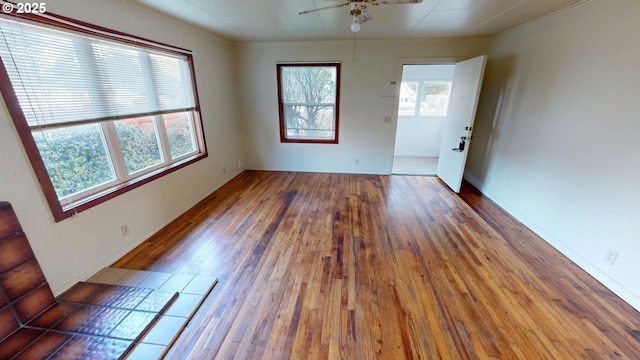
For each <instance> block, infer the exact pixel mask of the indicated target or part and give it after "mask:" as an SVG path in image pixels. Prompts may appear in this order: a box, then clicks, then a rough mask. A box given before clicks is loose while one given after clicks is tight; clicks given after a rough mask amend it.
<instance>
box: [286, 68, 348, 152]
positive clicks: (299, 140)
mask: <svg viewBox="0 0 640 360" xmlns="http://www.w3.org/2000/svg"><path fill="white" fill-rule="evenodd" d="M340 65H341V64H340V63H339V62H317V63H316V62H313V63H295V62H294V63H289V62H288V63H279V64H276V69H277V70H276V74H277V83H278V118H279V125H280V142H281V143H300V144H338V140H339V129H340ZM285 67H334V68H335V69H336V94H335V102H334V103H333V106H334V130H333V131H334V138H333V139H319V138H312V137H309V138H304V137H301V138H288V137H287V130H286V119H285V111H284V105H285V104H284V102H283V94H282V89H283V84H282V68H285Z"/></svg>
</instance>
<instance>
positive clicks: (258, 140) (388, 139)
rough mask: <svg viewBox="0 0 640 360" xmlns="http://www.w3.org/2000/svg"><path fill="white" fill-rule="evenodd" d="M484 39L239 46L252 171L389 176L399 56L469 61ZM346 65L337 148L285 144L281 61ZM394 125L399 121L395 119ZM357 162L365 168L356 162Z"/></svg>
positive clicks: (483, 51)
mask: <svg viewBox="0 0 640 360" xmlns="http://www.w3.org/2000/svg"><path fill="white" fill-rule="evenodd" d="M489 44H490V41H489V40H488V39H486V38H474V39H457V40H446V41H445V40H439V41H435V40H433V41H429V40H423V41H361V40H356V61H355V62H354V61H353V42H352V41H338V42H296V43H293V42H292V43H268V44H267V43H262V44H257V43H256V44H239V45H238V46H237V59H238V60H237V63H238V76H239V87H240V89H239V90H240V91H239V94H241V96H239V102H240V117H241V119H242V124H243V125H242V126H243V135H244V138H245V143H244V144H245V154H247V164H246V166H247V168H251V169H261V170H290V171H315V172H350V173H374V174H385V173H389V171H390V170H391V169H390V164H391V157H392V155H393V149H394V141H395V123H394V122H392V123H385V122H384V118H385V116H391V117H392V118H393V119H396V118H397V116H395V114H394V106H395V105H396V104H395V101H396V99H395V98H386V97H384V96H387V95H395V93H396V85H393V84H391V83H392V82H394V81H397V82H398V84H399V80H400V79H399V78H398V77H399V74H398V71H397V69H398V61H399V59H400V58H456V57H460V58H467V57H474V56H478V55H481V54H486V53H487V51H488V48H489ZM336 60H337V61H341V62H342V69H341V70H342V79H341V100H340V135H339V142H340V143H339V144H338V145H320V144H291V143H286V144H283V143H280V135H279V127H278V95H277V86H276V63H277V62H279V61H336ZM394 121H395V120H394ZM356 159H359V163H360V165H359V166H357V165H355V161H356Z"/></svg>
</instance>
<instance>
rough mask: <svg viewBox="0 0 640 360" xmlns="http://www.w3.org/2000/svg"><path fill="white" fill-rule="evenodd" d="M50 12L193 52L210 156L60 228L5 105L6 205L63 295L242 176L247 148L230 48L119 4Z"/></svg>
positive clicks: (65, 6)
mask: <svg viewBox="0 0 640 360" xmlns="http://www.w3.org/2000/svg"><path fill="white" fill-rule="evenodd" d="M47 11H50V12H54V13H58V14H61V15H65V16H68V17H71V18H75V19H78V20H83V21H86V22H89V23H93V24H97V25H102V26H105V27H108V28H112V29H115V30H118V31H122V32H126V33H130V34H134V35H138V36H142V37H146V38H149V39H152V40H157V41H160V42H163V43H167V44H173V45H176V46H180V47H183V48H187V49H190V50H193V51H194V52H195V55H194V62H195V66H196V76H197V81H198V90H199V93H200V102H201V105H202V118H203V122H204V130H205V136H206V140H207V145H208V150H209V157H208V158H207V159H205V160H203V161H200V162H197V163H196V164H193V165H190V166H187V167H185V168H183V169H181V170H178V171H176V172H174V173H172V174H170V175H168V176H165V177H163V178H161V179H159V180H156V181H153V182H151V183H149V184H146V185H144V186H142V187H140V188H138V189H136V190H133V191H130V192H128V193H126V194H124V195H121V196H119V197H117V198H115V199H112V200H110V201H107V202H105V203H103V204H101V205H98V206H96V207H94V208H92V209H90V210H88V211H85V212H82V213H80V214H79V216H78V217H77V218H70V219H67V220H64V221H62V222H60V223H55V222H54V221H53V217H52V216H51V212H50V210H49V208H48V206H47V204H46V202H45V199H44V197H43V195H42V192H41V190H40V187H39V185H38V183H37V181H36V179H35V176H34V174H33V170H32V169H31V166H30V165H29V162H28V159H27V157H26V155H25V152H24V150H23V148H22V145H21V143H20V142H19V139H18V136H17V133H16V130H15V128H14V126H13V123H12V122H11V120H10V118H9V115H8V113H7V110H6V107H5V105H4V102H2V105H1V106H0V169H2V170H1V171H0V200H3V201H9V202H11V203H12V205H13V207H14V209H15V210H16V213H17V214H18V218H19V219H20V222H21V223H22V226H23V228H24V230H25V232H26V233H27V236H28V237H29V241H30V243H31V246H32V247H33V249H34V252H35V254H36V257H37V259H38V261H39V262H40V264H41V266H42V268H43V270H44V272H45V275H46V277H47V280H48V281H49V282H50V284H51V286H52V289H53V290H54V292H55V293H60V292H62V291H63V290H65V289H66V288H67V287H69V286H70V285H73V283H75V282H76V281H78V280H84V279H85V278H87V277H88V276H90V275H92V274H93V273H95V272H96V271H98V270H100V269H101V268H102V267H104V266H108V265H110V264H111V263H112V262H113V261H115V260H117V259H118V258H119V257H121V256H122V255H124V254H125V253H126V252H127V251H129V250H130V249H132V248H133V247H134V246H136V245H137V244H138V243H140V242H141V241H143V240H145V239H147V238H148V237H149V236H150V235H152V234H153V233H154V232H156V231H157V230H159V229H160V228H162V227H163V226H164V225H166V224H167V223H168V222H169V221H171V220H172V219H174V218H175V217H177V216H178V215H180V214H181V213H183V212H184V211H185V210H187V209H188V208H189V207H191V206H193V205H194V204H195V203H197V202H198V201H200V200H201V199H203V198H204V197H205V196H206V195H208V194H210V193H211V192H213V191H214V190H215V189H216V188H218V187H219V186H221V185H222V184H223V183H224V182H226V181H228V180H229V179H230V178H231V177H232V176H234V175H235V174H237V173H238V172H239V170H238V165H237V164H238V160H239V159H242V148H241V146H240V137H239V126H237V125H236V121H235V119H236V114H235V109H236V105H235V104H236V98H235V92H234V89H235V85H234V84H235V79H234V77H233V56H232V47H231V45H230V44H228V43H226V42H223V41H220V40H217V39H216V38H214V37H212V36H211V35H208V34H206V33H204V32H201V31H198V30H194V29H193V28H190V27H187V26H185V25H181V24H178V23H174V22H170V21H168V20H165V19H163V18H160V17H158V16H155V15H152V14H150V13H147V12H145V11H143V10H141V9H139V8H136V7H133V6H131V5H127V4H126V3H124V2H122V1H118V0H100V1H98V0H91V1H77V0H56V1H52V2H48V3H47ZM223 167H226V169H227V171H226V174H224V173H223V171H222V169H223ZM124 222H128V224H129V227H130V230H131V233H130V234H129V235H128V236H126V237H123V236H122V234H121V233H120V225H121V224H122V223H124Z"/></svg>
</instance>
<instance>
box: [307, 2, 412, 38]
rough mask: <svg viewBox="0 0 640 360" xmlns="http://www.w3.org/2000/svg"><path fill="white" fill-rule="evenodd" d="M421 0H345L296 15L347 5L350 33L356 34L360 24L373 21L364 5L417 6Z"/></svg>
mask: <svg viewBox="0 0 640 360" xmlns="http://www.w3.org/2000/svg"><path fill="white" fill-rule="evenodd" d="M421 2H422V0H380V1H378V0H346V1H344V2H340V3H337V4H335V5H333V6H325V7H321V8H317V9H311V10H306V11H301V12H299V13H298V14H299V15H303V14H309V13H314V12H318V11H322V10H328V9H334V8H339V7H343V6H347V5H349V8H350V11H349V14H350V15H351V16H353V22H352V23H351V31H352V32H354V33H356V32H358V31H360V24H361V23H363V22H367V21H369V20H371V19H373V15H371V13H370V12H369V9H368V8H367V5H366V4H371V5H373V6H377V5H378V4H382V5H389V4H419V3H421Z"/></svg>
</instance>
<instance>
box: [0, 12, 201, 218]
mask: <svg viewBox="0 0 640 360" xmlns="http://www.w3.org/2000/svg"><path fill="white" fill-rule="evenodd" d="M0 32H1V33H0V56H1V58H2V65H3V66H2V67H1V68H0V89H1V90H2V94H3V96H4V99H5V102H6V103H7V107H8V109H9V111H10V113H11V116H12V117H13V120H14V123H15V125H16V129H17V130H18V133H19V135H20V137H21V140H22V142H23V145H24V147H25V149H26V151H27V154H28V155H29V158H30V160H31V163H32V165H33V168H34V172H35V173H36V176H37V177H38V180H39V181H40V184H41V186H42V188H43V192H44V194H45V196H46V197H47V200H48V202H49V205H50V206H51V208H52V211H53V214H54V217H55V219H56V220H57V221H59V220H61V219H64V218H66V217H68V216H71V215H72V214H73V213H74V212H78V211H82V210H85V209H87V208H89V207H91V206H94V205H96V204H98V203H101V202H103V201H105V200H107V199H109V198H112V197H113V196H116V195H118V194H121V193H123V192H125V191H128V190H131V189H133V188H135V187H137V186H139V185H141V184H144V183H146V182H148V181H151V180H153V179H155V178H157V177H159V176H162V175H164V174H167V173H169V172H171V171H173V170H175V169H177V168H180V167H182V166H185V165H187V164H189V163H191V162H193V161H196V160H199V159H201V158H203V157H205V156H206V149H205V145H204V139H203V136H202V126H201V122H200V118H199V109H198V100H197V97H196V91H195V81H194V80H195V77H194V73H193V66H192V57H191V54H190V53H189V52H188V51H186V50H182V49H178V48H173V47H170V46H166V45H162V44H157V43H154V42H150V41H147V40H143V39H140V38H136V37H133V36H128V35H124V34H120V33H117V32H112V31H109V30H107V29H104V28H98V27H94V26H91V25H87V24H83V23H75V22H73V21H70V20H69V19H63V18H60V17H56V16H55V15H51V14H47V16H46V17H43V18H39V17H38V16H37V15H29V16H28V18H27V19H24V18H20V19H18V18H15V17H10V16H3V17H0Z"/></svg>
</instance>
